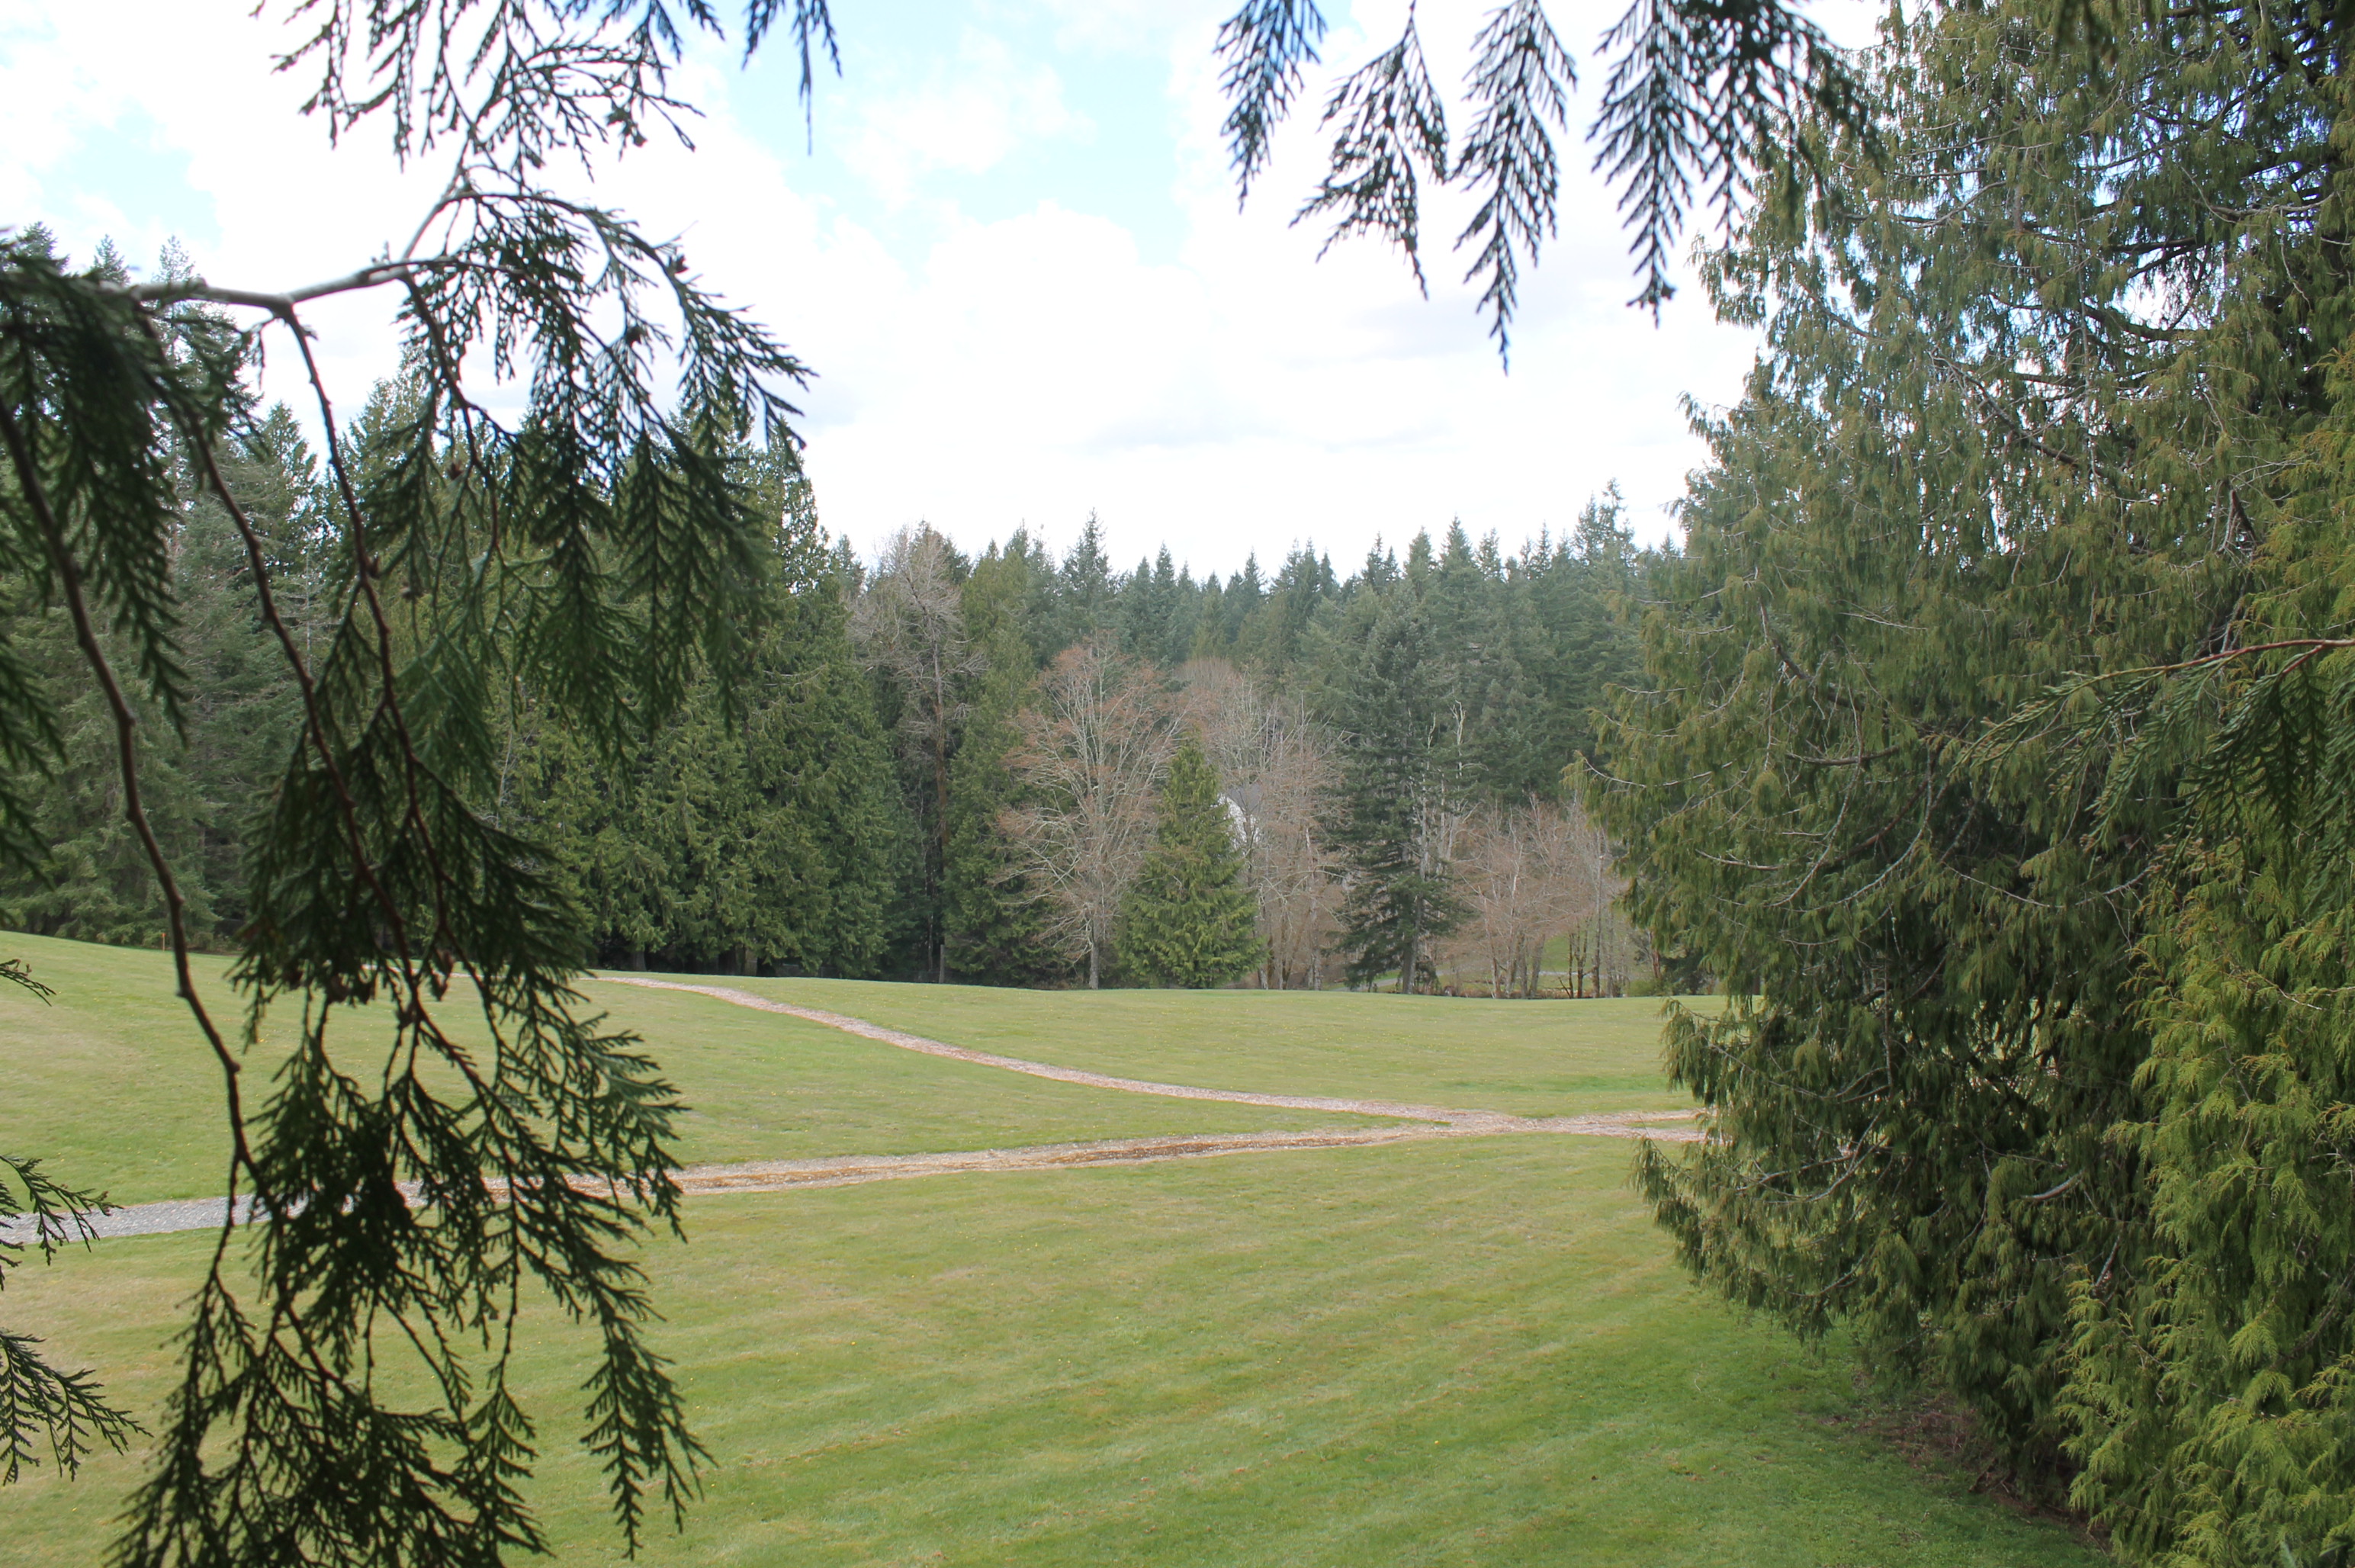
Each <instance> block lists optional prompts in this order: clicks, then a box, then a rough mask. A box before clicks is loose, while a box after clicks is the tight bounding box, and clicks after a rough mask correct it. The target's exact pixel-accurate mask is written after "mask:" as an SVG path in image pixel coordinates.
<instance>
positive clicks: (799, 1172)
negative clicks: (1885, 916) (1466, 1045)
mask: <svg viewBox="0 0 2355 1568" xmlns="http://www.w3.org/2000/svg"><path fill="white" fill-rule="evenodd" d="M599 977H600V978H601V979H606V980H611V981H613V983H614V984H616V985H623V986H645V987H650V988H653V989H655V990H664V991H694V992H697V993H698V994H699V995H702V996H707V997H716V998H718V999H719V1000H720V1001H723V1002H730V1003H733V1004H734V1005H736V1006H737V1007H740V1008H758V1009H759V1010H761V1011H762V1012H766V1013H786V1014H790V1015H791V1016H793V1017H794V1018H797V1019H808V1020H809V1021H810V1022H812V1023H818V1024H824V1025H826V1027H827V1028H829V1029H841V1030H843V1031H844V1032H845V1033H847V1034H855V1035H858V1036H860V1037H861V1038H863V1039H867V1040H880V1041H881V1042H882V1043H884V1044H885V1045H895V1046H898V1047H900V1049H902V1050H905V1051H922V1052H923V1053H924V1054H925V1055H927V1056H944V1057H947V1058H949V1059H950V1060H952V1061H971V1062H975V1063H978V1064H979V1065H981V1066H984V1067H998V1068H1003V1069H1005V1070H1006V1071H1007V1072H1026V1073H1028V1074H1029V1075H1030V1076H1031V1077H1033V1078H1051V1079H1053V1080H1055V1081H1056V1082H1057V1083H1084V1084H1087V1085H1088V1086H1090V1087H1091V1088H1096V1089H1117V1090H1120V1091H1122V1092H1124V1093H1131V1094H1158V1095H1161V1096H1163V1097H1165V1098H1167V1099H1172V1100H1218V1101H1223V1102H1226V1103H1229V1104H1238V1105H1272V1106H1275V1107H1277V1108H1279V1109H1282V1110H1290V1111H1340V1112H1348V1113H1353V1114H1355V1115H1365V1116H1391V1117H1395V1118H1397V1119H1398V1120H1400V1121H1402V1122H1406V1123H1409V1124H1412V1125H1407V1126H1397V1127H1332V1128H1322V1129H1314V1130H1310V1131H1305V1132H1291V1133H1217V1134H1197V1135H1177V1136H1160V1137H1142V1138H1105V1139H1102V1140H1100V1141H1098V1142H1094V1143H1069V1144H1036V1145H1032V1146H1030V1147H1026V1148H1006V1149H975V1150H969V1151H962V1152H958V1153H953V1154H879V1155H847V1156H841V1157H834V1158H827V1159H769V1160H753V1161H751V1162H748V1163H745V1164H741V1165H698V1166H690V1167H688V1168H687V1169H685V1170H682V1171H680V1172H679V1173H678V1184H679V1187H680V1189H682V1190H684V1191H687V1192H690V1193H699V1192H784V1191H790V1190H792V1189H795V1188H802V1187H848V1186H851V1185H853V1184H855V1183H858V1182H863V1181H891V1180H896V1179H900V1178H903V1177H911V1176H945V1175H950V1174H954V1173H958V1172H965V1171H985V1170H1055V1169H1067V1168H1071V1167H1072V1166H1082V1165H1146V1164H1150V1163H1153V1162H1155V1161H1158V1160H1167V1159H1203V1158H1208V1157H1213V1156H1217V1155H1226V1154H1264V1153H1268V1152H1271V1151H1273V1150H1278V1149H1296V1148H1361V1147H1366V1146H1368V1145H1372V1144H1394V1143H1407V1142H1412V1141H1416V1140H1420V1139H1424V1138H1448V1137H1482V1136H1494V1135H1497V1134H1499V1133H1571V1134H1577V1135H1581V1136H1587V1137H1614V1138H1662V1139H1667V1140H1668V1141H1670V1142H1675V1143H1691V1142H1694V1141H1697V1140H1698V1139H1699V1138H1700V1133H1698V1132H1696V1131H1695V1130H1693V1129H1692V1128H1690V1127H1679V1126H1669V1125H1660V1124H1664V1123H1674V1122H1686V1121H1690V1120H1691V1119H1692V1118H1691V1115H1690V1113H1689V1112H1684V1111H1621V1112H1616V1113H1612V1114H1609V1115H1593V1116H1513V1115H1506V1114H1505V1113H1503V1112H1501V1111H1467V1110H1455V1109H1450V1108H1448V1107H1446V1106H1442V1105H1410V1104H1401V1103H1399V1102H1397V1101H1394V1100H1345V1099H1336V1098H1332V1097H1329V1096H1325V1095H1312V1094H1249V1093H1241V1092H1240V1091H1235V1090H1227V1089H1197V1088H1194V1087H1192V1086H1191V1085H1189V1084H1185V1083H1148V1082H1146V1081H1145V1080H1143V1079H1137V1078H1112V1077H1107V1076H1106V1075H1104V1074H1103V1073H1101V1072H1080V1071H1078V1070H1077V1069H1074V1068H1069V1067H1055V1066H1051V1065H1050V1064H1048V1063H1046V1062H1043V1061H1023V1060H1022V1059H1021V1058H1020V1057H1018V1056H996V1055H992V1054H991V1053H990V1052H988V1051H967V1050H966V1049H965V1048H964V1047H963V1046H961V1045H950V1044H948V1043H946V1042H945V1041H943V1040H927V1039H925V1038H924V1037H923V1036H922V1035H918V1034H907V1033H904V1032H902V1031H901V1030H899V1029H885V1028H883V1027H882V1026H880V1025H879V1024H871V1023H868V1021H867V1020H866V1019H854V1018H851V1017H848V1016H847V1015H846V1014H843V1013H830V1012H826V1010H824V1009H823V1008H797V1007H794V1006H793V1005H791V1004H790V1003H786V1002H778V1001H772V1000H770V999H769V998H768V997H757V996H754V995H753V994H752V993H751V992H750V991H740V990H737V989H735V988H733V987H727V986H687V985H681V984H679V983H678V982H677V981H673V980H642V979H635V978H624V977H623V976H613V975H607V976H599ZM238 1207H239V1210H240V1213H239V1215H238V1218H239V1219H240V1220H245V1219H248V1218H250V1201H249V1200H240V1202H239V1205H238ZM225 1209H226V1205H225V1204H224V1202H223V1200H220V1199H218V1198H181V1199H174V1200H170V1201H168V1202H163V1203H133V1204H130V1205H128V1206H126V1207H124V1208H121V1209H117V1210H115V1211H113V1212H112V1213H111V1214H101V1215H94V1216H92V1217H91V1228H92V1229H93V1230H95V1231H96V1232H98V1233H99V1235H100V1236H101V1237H105V1236H150V1235H158V1234H162V1233H164V1232H172V1231H209V1230H213V1229H216V1228H218V1226H219V1225H220V1223H221V1221H222V1220H223V1218H224V1217H225V1214H224V1211H225ZM0 1240H5V1241H27V1240H30V1226H29V1225H28V1224H27V1223H25V1222H23V1221H19V1222H18V1223H17V1224H16V1225H15V1226H9V1225H5V1224H0Z"/></svg>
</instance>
